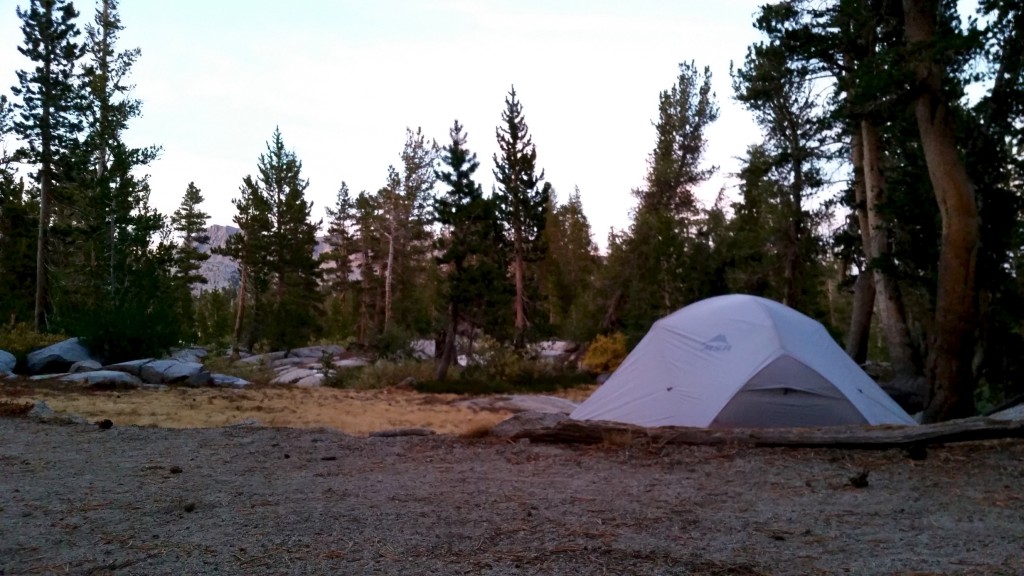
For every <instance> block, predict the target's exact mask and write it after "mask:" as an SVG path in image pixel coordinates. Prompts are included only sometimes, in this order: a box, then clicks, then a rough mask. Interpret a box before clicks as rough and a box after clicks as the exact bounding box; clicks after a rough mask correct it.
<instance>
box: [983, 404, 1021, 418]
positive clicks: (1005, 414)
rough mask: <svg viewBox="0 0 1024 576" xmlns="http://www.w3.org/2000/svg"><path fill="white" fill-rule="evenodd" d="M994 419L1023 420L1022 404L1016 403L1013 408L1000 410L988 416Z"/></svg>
mask: <svg viewBox="0 0 1024 576" xmlns="http://www.w3.org/2000/svg"><path fill="white" fill-rule="evenodd" d="M989 418H992V419H995V420H1024V404H1018V405H1016V406H1014V407H1013V408H1007V409H1006V410H1000V411H999V412H996V413H995V414H992V415H990V416H989Z"/></svg>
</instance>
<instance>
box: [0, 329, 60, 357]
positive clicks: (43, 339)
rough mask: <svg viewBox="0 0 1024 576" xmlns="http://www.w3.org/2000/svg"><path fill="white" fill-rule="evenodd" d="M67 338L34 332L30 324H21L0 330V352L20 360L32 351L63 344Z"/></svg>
mask: <svg viewBox="0 0 1024 576" xmlns="http://www.w3.org/2000/svg"><path fill="white" fill-rule="evenodd" d="M67 338H68V337H67V336H65V335H63V334H45V333H41V332H36V330H35V328H33V327H32V325H31V324H27V323H24V322H22V323H19V324H15V325H14V326H4V327H2V328H0V350H6V351H8V352H10V353H11V354H13V355H14V356H15V357H16V358H18V359H19V360H20V359H22V358H24V357H25V355H26V354H28V353H29V352H31V351H33V350H38V349H40V348H45V347H47V346H50V345H52V344H56V343H58V342H63V341H64V340H67Z"/></svg>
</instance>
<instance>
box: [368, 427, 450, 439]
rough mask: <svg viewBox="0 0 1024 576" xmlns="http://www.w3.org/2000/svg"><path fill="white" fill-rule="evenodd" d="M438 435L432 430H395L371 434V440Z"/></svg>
mask: <svg viewBox="0 0 1024 576" xmlns="http://www.w3.org/2000/svg"><path fill="white" fill-rule="evenodd" d="M434 434H436V432H434V431H433V430H431V429H430V428H394V429H391V430H380V431H377V432H371V433H370V437H371V438H397V437H399V436H433V435H434Z"/></svg>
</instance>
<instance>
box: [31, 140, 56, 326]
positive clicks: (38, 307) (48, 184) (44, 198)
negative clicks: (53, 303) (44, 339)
mask: <svg viewBox="0 0 1024 576" xmlns="http://www.w3.org/2000/svg"><path fill="white" fill-rule="evenodd" d="M42 147H43V157H44V158H46V157H47V156H48V155H52V152H51V151H50V142H49V139H48V138H47V137H46V136H45V135H44V136H43V145H42ZM50 170H51V167H50V165H49V163H48V162H47V163H44V164H43V165H42V166H40V168H39V234H38V237H37V239H36V299H35V313H34V315H33V318H34V319H35V328H36V332H42V331H43V330H44V329H45V328H46V300H47V292H48V290H47V289H48V287H49V286H48V284H49V282H48V279H49V278H48V275H47V273H46V260H47V250H46V248H47V242H48V241H49V239H48V237H49V229H50V199H51V196H52V194H53V183H52V178H51V177H50Z"/></svg>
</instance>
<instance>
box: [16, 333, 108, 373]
mask: <svg viewBox="0 0 1024 576" xmlns="http://www.w3.org/2000/svg"><path fill="white" fill-rule="evenodd" d="M26 360H27V362H26V365H27V366H28V371H29V373H30V374H54V373H57V372H67V371H68V368H70V367H71V365H72V364H74V363H75V362H79V361H82V360H95V358H93V357H92V356H91V355H89V350H88V349H87V348H86V347H85V346H84V345H83V344H82V343H81V342H79V340H78V338H69V339H67V340H65V341H63V342H58V343H56V344H54V345H52V346H47V347H46V348H42V349H40V350H35V351H33V352H29V354H28V357H27V358H26Z"/></svg>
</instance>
